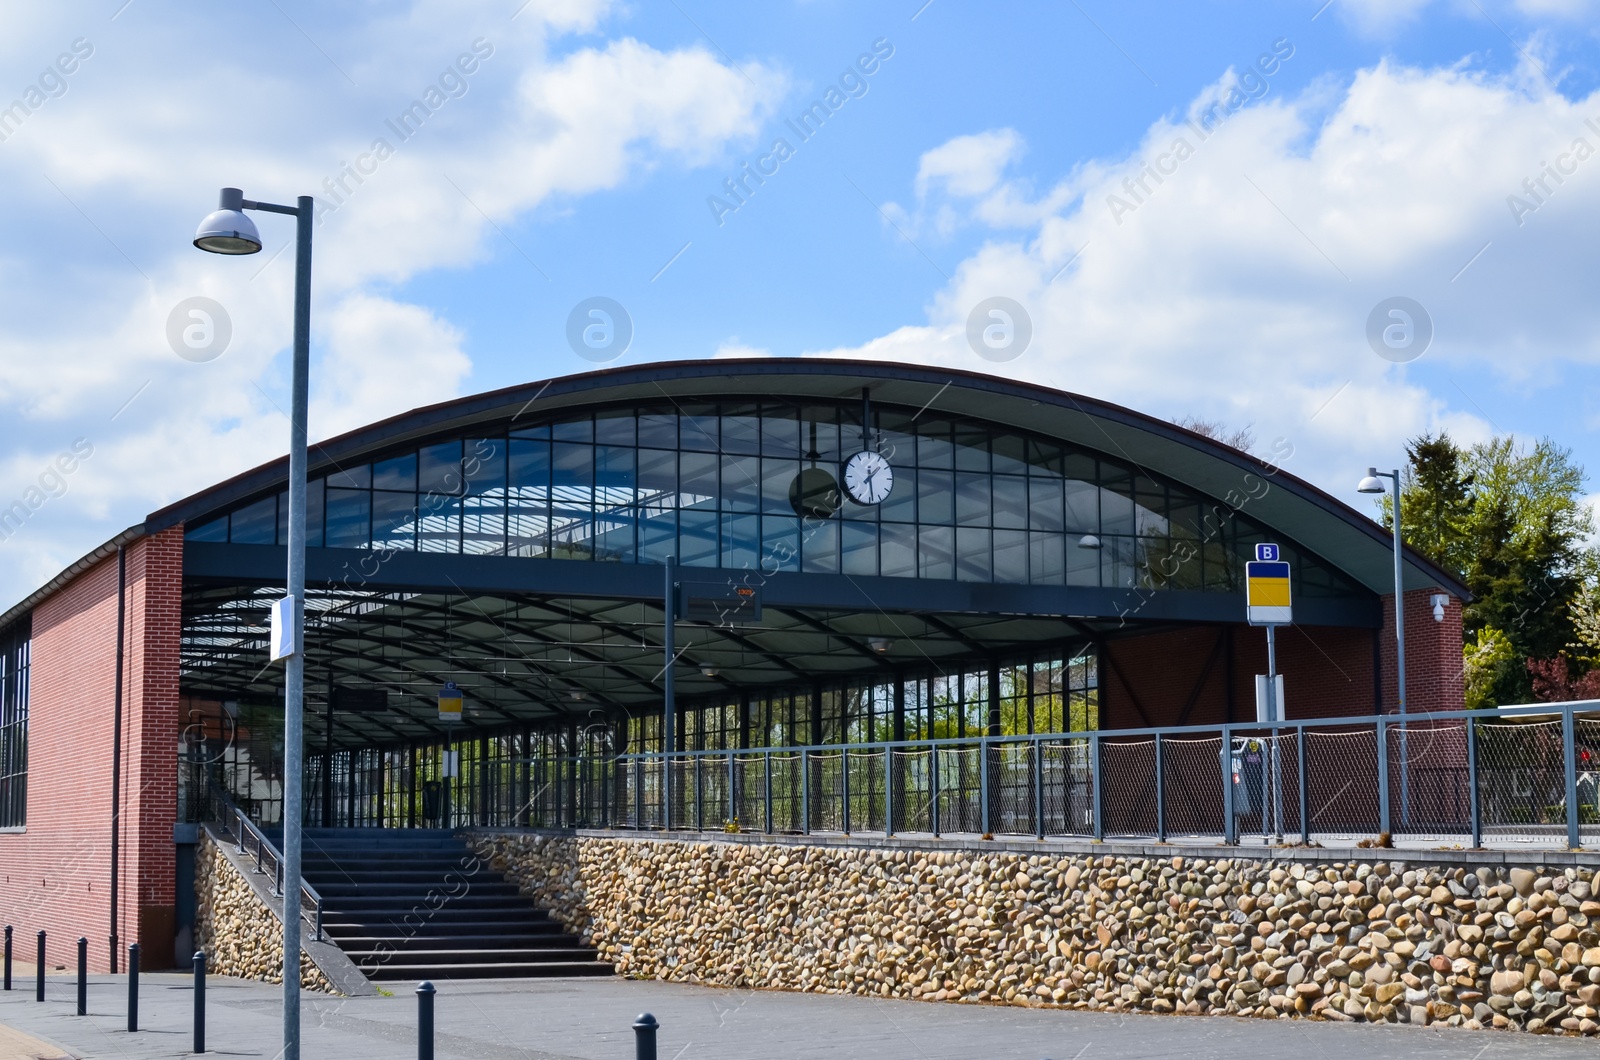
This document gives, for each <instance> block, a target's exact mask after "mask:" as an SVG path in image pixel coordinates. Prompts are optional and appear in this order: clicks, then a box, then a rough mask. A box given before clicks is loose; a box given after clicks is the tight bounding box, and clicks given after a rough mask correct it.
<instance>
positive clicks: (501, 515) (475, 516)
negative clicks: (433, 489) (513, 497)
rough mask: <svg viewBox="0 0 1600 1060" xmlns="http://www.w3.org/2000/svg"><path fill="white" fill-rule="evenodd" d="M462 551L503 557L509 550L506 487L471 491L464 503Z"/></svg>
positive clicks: (462, 508)
mask: <svg viewBox="0 0 1600 1060" xmlns="http://www.w3.org/2000/svg"><path fill="white" fill-rule="evenodd" d="M502 444H503V443H502ZM461 551H462V552H465V553H467V554H469V555H474V556H499V555H503V554H504V553H505V551H506V489H505V487H504V486H500V487H497V488H496V489H494V490H491V491H489V492H485V493H474V494H470V495H469V496H468V497H467V498H466V499H465V500H464V501H463V502H462V505H461Z"/></svg>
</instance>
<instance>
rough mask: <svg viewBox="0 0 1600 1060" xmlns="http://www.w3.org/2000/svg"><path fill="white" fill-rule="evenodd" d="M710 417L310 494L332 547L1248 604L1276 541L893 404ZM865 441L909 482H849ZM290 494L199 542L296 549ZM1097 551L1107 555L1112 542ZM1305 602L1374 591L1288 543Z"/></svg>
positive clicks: (370, 467)
mask: <svg viewBox="0 0 1600 1060" xmlns="http://www.w3.org/2000/svg"><path fill="white" fill-rule="evenodd" d="M873 420H874V422H873V423H871V424H870V425H868V426H867V427H866V429H864V428H863V425H862V423H861V407H860V405H859V404H857V405H855V406H849V405H843V404H840V405H837V406H833V405H818V404H778V403H762V404H747V405H734V404H726V403H724V404H718V405H713V404H706V405H693V404H681V405H664V406H660V407H637V408H635V407H629V408H621V409H611V410H601V411H599V412H596V413H592V414H590V413H584V414H582V415H568V416H566V417H563V418H558V419H553V420H550V421H548V422H543V423H538V424H535V425H530V426H528V427H526V428H521V427H518V428H516V429H512V430H509V431H506V432H503V433H502V432H487V431H486V432H484V433H482V434H476V435H470V436H467V437H464V438H451V439H447V440H442V441H438V442H436V443H433V444H429V445H424V446H420V447H414V448H407V449H405V450H403V451H398V452H394V453H392V454H390V455H388V456H386V457H385V458H383V459H381V460H376V461H373V462H372V463H368V464H361V465H357V466H352V467H348V468H345V469H344V470H342V471H338V472H336V473H333V474H330V475H327V476H324V477H322V478H318V479H316V480H314V481H312V482H311V483H310V484H309V491H308V497H309V500H308V506H307V508H308V541H309V543H310V544H311V545H312V546H313V547H316V546H326V547H329V548H362V549H401V550H406V551H420V552H447V553H458V554H473V555H496V556H513V557H517V556H520V557H532V558H540V559H564V560H572V561H579V562H601V563H646V564H658V563H662V562H664V561H665V560H666V558H667V557H668V556H676V557H677V560H678V562H679V563H680V564H682V565H684V566H687V567H713V568H723V569H733V570H753V569H761V570H764V571H766V572H768V573H775V572H777V571H801V572H809V573H817V574H846V575H855V576H884V577H895V578H933V579H943V580H955V581H969V582H999V583H1008V584H1033V585H1073V586H1091V587H1108V588H1141V589H1180V590H1198V591H1238V590H1239V589H1241V588H1242V584H1241V579H1242V571H1243V562H1244V561H1245V560H1246V559H1248V558H1250V556H1251V554H1252V552H1253V546H1254V545H1255V543H1256V542H1258V541H1262V540H1266V535H1265V534H1263V533H1262V531H1261V529H1260V528H1259V527H1258V526H1257V525H1256V524H1255V523H1254V522H1253V521H1251V520H1250V519H1248V518H1247V517H1245V516H1243V515H1241V514H1239V513H1238V512H1237V511H1235V510H1234V509H1233V508H1232V507H1230V506H1229V505H1228V504H1225V503H1221V502H1218V501H1215V500H1210V499H1207V498H1203V497H1199V496H1196V495H1194V494H1192V493H1189V492H1187V491H1185V490H1183V489H1181V488H1179V487H1177V486H1174V485H1172V484H1170V483H1168V482H1165V481H1163V480H1161V479H1159V478H1155V477H1152V476H1150V475H1149V474H1147V473H1146V472H1145V471H1144V470H1141V469H1139V468H1136V467H1134V466H1131V465H1130V464H1128V463H1125V462H1122V461H1118V460H1116V459H1113V458H1110V457H1107V456H1105V455H1102V454H1098V453H1093V452H1087V451H1080V450H1074V449H1069V448H1064V447H1063V446H1061V445H1060V444H1059V443H1056V442H1051V441H1048V440H1045V439H1042V438H1038V437H1033V436H1029V435H1025V434H1022V433H1020V432H1015V431H1009V430H1006V429H1004V428H1001V427H998V426H996V425H993V424H987V423H982V422H978V421H973V420H967V419H961V418H954V417H949V416H935V415H932V414H926V413H924V414H920V415H919V414H917V413H916V412H914V411H911V410H899V409H895V408H891V407H877V408H875V409H874V414H873ZM862 449H872V450H876V451H877V452H879V453H881V454H882V455H883V456H884V457H885V458H887V460H888V463H889V465H890V468H891V470H892V473H893V476H894V478H893V488H892V489H891V490H890V491H889V495H888V497H887V498H886V499H885V500H883V501H882V503H879V504H858V503H856V502H855V501H854V500H853V499H851V498H850V496H849V495H848V492H847V491H845V490H844V489H843V488H842V486H841V485H840V483H841V481H842V466H843V464H844V462H845V461H847V460H848V459H849V457H850V456H851V455H852V454H854V453H856V452H859V451H861V450H862ZM285 497H286V495H285V494H279V495H278V496H276V497H271V496H269V497H265V498H262V499H260V500H257V501H254V502H251V503H249V504H245V505H242V506H239V507H237V508H234V509H233V510H231V511H230V512H228V513H226V514H224V515H222V516H221V517H219V518H214V519H210V520H204V521H199V522H197V523H195V524H194V525H192V526H191V528H190V530H189V531H188V537H189V539H190V540H195V541H219V542H220V541H231V542H234V543H239V544H274V543H283V542H284V541H285V539H286V537H287V510H286V509H287V505H286V503H285ZM1096 541H1098V547H1087V546H1093V544H1094V542H1096ZM1283 553H1284V556H1285V558H1286V559H1288V560H1290V562H1291V563H1293V564H1294V567H1295V576H1296V591H1297V594H1298V595H1301V596H1334V595H1345V594H1347V593H1354V592H1356V589H1355V586H1354V585H1353V583H1351V582H1350V581H1349V580H1348V579H1346V578H1344V577H1343V576H1342V575H1341V574H1339V573H1338V572H1337V571H1335V570H1333V569H1332V568H1331V567H1329V566H1328V565H1326V564H1325V563H1322V562H1321V561H1319V560H1317V559H1316V558H1314V557H1312V556H1309V555H1306V554H1304V553H1303V552H1300V551H1299V550H1297V549H1295V548H1294V547H1293V546H1291V545H1287V544H1286V545H1284V548H1283Z"/></svg>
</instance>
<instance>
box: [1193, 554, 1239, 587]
mask: <svg viewBox="0 0 1600 1060" xmlns="http://www.w3.org/2000/svg"><path fill="white" fill-rule="evenodd" d="M1201 553H1202V555H1201V560H1202V561H1203V562H1204V564H1205V587H1206V588H1207V589H1208V590H1211V591H1213V592H1224V593H1225V592H1228V591H1230V590H1232V589H1233V588H1234V582H1233V576H1232V575H1233V571H1232V566H1231V564H1230V563H1229V562H1228V546H1227V545H1226V544H1224V543H1223V542H1221V541H1207V542H1206V543H1205V544H1204V545H1203V546H1202V547H1201Z"/></svg>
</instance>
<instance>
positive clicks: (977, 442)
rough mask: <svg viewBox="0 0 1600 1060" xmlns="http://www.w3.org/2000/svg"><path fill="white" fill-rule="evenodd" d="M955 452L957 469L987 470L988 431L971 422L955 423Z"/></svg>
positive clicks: (985, 471)
mask: <svg viewBox="0 0 1600 1060" xmlns="http://www.w3.org/2000/svg"><path fill="white" fill-rule="evenodd" d="M955 453H956V470H957V471H982V472H984V473H987V472H988V470H989V432H988V430H987V429H986V428H983V427H979V426H977V425H976V424H971V423H958V424H956V431H955Z"/></svg>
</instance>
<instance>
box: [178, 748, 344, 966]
mask: <svg viewBox="0 0 1600 1060" xmlns="http://www.w3.org/2000/svg"><path fill="white" fill-rule="evenodd" d="M206 785H207V787H208V788H209V789H210V792H211V795H212V797H213V798H215V799H216V800H217V801H218V802H220V803H221V804H222V805H223V806H224V807H225V808H227V809H229V810H232V811H233V816H234V820H235V821H237V822H238V828H239V832H238V836H237V841H238V846H237V849H238V851H239V853H240V854H245V853H246V852H247V851H246V850H245V847H246V845H247V842H248V841H254V844H255V858H256V871H257V872H262V873H264V872H266V871H267V870H266V869H265V868H264V867H263V866H262V864H261V860H262V857H263V855H265V856H266V857H268V858H270V859H271V861H272V893H273V894H274V895H275V896H277V897H280V898H281V897H282V896H283V852H282V851H281V850H279V849H278V847H277V845H276V844H275V843H273V842H272V840H270V839H268V838H267V835H266V833H265V832H263V831H262V830H261V829H260V828H259V827H258V826H257V825H256V823H255V822H254V821H252V820H251V819H250V817H249V815H248V814H246V813H245V812H244V810H242V809H240V807H239V805H238V803H236V802H234V801H233V799H232V798H230V797H229V796H228V793H227V792H225V791H223V790H221V789H220V788H218V787H217V786H216V785H214V784H212V783H211V781H210V778H209V777H208V778H207V779H206ZM300 894H301V895H302V896H303V897H304V898H305V899H306V901H305V902H304V903H302V913H301V916H302V918H304V919H308V920H310V922H311V925H312V927H313V928H315V929H316V940H317V941H318V942H321V941H322V895H320V894H318V893H317V889H316V888H315V887H313V886H311V884H309V883H307V882H306V880H305V877H304V876H302V877H301V878H300Z"/></svg>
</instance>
